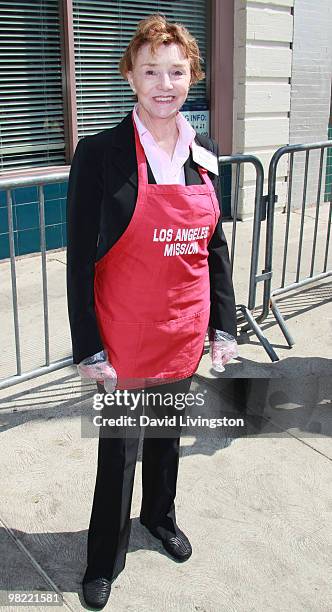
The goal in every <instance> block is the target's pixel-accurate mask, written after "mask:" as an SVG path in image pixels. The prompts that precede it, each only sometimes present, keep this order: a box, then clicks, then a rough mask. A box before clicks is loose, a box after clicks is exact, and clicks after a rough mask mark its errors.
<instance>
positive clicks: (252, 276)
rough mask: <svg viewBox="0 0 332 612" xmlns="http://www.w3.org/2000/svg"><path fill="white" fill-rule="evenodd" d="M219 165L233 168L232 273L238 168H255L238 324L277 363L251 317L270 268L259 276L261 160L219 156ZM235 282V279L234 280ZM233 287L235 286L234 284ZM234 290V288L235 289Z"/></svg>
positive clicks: (262, 210) (264, 200)
mask: <svg viewBox="0 0 332 612" xmlns="http://www.w3.org/2000/svg"><path fill="white" fill-rule="evenodd" d="M219 164H220V165H223V164H224V165H226V164H232V165H236V170H235V184H234V199H233V202H234V207H233V229H232V238H231V248H230V260H231V268H232V274H233V269H234V257H235V246H236V222H237V215H238V204H239V185H240V169H241V166H243V165H244V164H252V165H253V166H254V169H255V173H256V177H255V196H254V214H253V227H252V243H251V256H250V270H249V291H248V302H247V304H240V303H237V305H236V308H237V314H238V316H237V321H238V324H239V325H241V324H242V323H245V322H246V323H247V325H245V326H244V327H242V328H241V331H247V330H248V329H251V330H252V331H253V332H254V333H255V334H256V336H257V338H258V340H259V342H260V343H261V344H262V346H263V347H264V349H265V350H266V352H267V353H268V355H269V357H270V359H271V360H272V361H277V360H278V356H277V354H276V352H275V350H274V348H273V347H272V345H271V344H270V342H269V341H268V339H267V338H266V336H265V335H264V333H263V331H262V329H261V327H260V325H259V322H260V320H259V315H257V317H256V316H255V314H254V310H255V307H256V292H257V286H258V285H259V283H262V282H263V283H264V287H266V284H267V281H268V280H270V279H271V277H272V268H270V269H268V270H267V269H265V270H263V272H262V273H258V257H259V247H260V236H261V224H262V221H263V220H265V218H266V205H267V196H264V195H263V189H264V169H263V165H262V163H261V161H260V160H259V159H258V157H256V156H255V155H240V154H239V155H229V156H227V155H222V156H220V157H219ZM267 240H268V237H267V236H266V241H265V250H266V249H267V248H268V245H267ZM235 280H236V279H235ZM235 285H236V283H235ZM235 289H236V286H235Z"/></svg>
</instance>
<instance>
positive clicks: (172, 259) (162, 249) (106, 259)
mask: <svg viewBox="0 0 332 612" xmlns="http://www.w3.org/2000/svg"><path fill="white" fill-rule="evenodd" d="M133 123H134V131H135V145H136V156H137V164H138V196H137V201H136V206H135V209H134V213H133V216H132V218H131V221H130V223H129V225H128V226H127V228H126V229H125V231H124V233H123V234H122V235H121V236H120V238H119V239H118V240H117V242H116V243H115V244H114V245H113V246H112V248H111V249H109V251H108V252H107V253H106V254H105V255H104V256H103V257H102V258H101V259H99V260H98V261H97V262H96V263H95V282H94V299H95V310H96V316H97V321H98V327H99V330H100V334H101V338H102V341H103V345H104V348H105V349H106V350H107V352H108V358H109V361H110V363H111V364H112V365H113V367H114V368H115V370H116V372H117V375H118V383H117V387H116V388H117V389H134V388H144V387H150V386H153V385H155V384H162V383H163V382H169V379H171V380H175V379H181V378H187V377H188V376H191V375H192V374H193V373H194V372H195V371H196V370H197V368H198V365H199V362H200V359H201V357H202V354H203V352H204V340H205V335H206V331H207V327H208V324H209V317H210V279H209V266H208V249H207V246H208V243H209V240H210V238H211V236H212V234H213V232H214V230H215V227H216V224H217V222H218V219H219V215H220V208H219V202H218V199H217V197H216V194H215V190H214V187H213V184H212V182H211V180H210V178H209V176H208V174H207V170H205V169H204V168H201V167H198V170H199V173H200V176H201V177H202V180H203V181H204V182H203V184H201V185H187V186H185V185H157V184H149V183H148V175H147V166H146V158H145V153H144V149H143V147H142V145H141V142H140V139H139V135H138V132H137V128H136V125H135V122H134V119H133Z"/></svg>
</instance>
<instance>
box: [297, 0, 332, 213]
mask: <svg viewBox="0 0 332 612" xmlns="http://www.w3.org/2000/svg"><path fill="white" fill-rule="evenodd" d="M331 72H332V3H331V0H319V2H313V1H312V0H295V5H294V43H293V62H292V86H291V107H290V136H289V141H290V143H291V144H296V143H309V142H318V141H322V140H327V139H328V124H329V115H330V104H331ZM300 157H301V158H297V161H296V162H295V164H294V180H293V197H292V207H293V208H298V207H300V206H301V203H302V189H303V165H304V154H303V155H302V154H301V156H300ZM309 168H310V174H309V176H308V191H307V205H310V204H315V202H316V198H317V177H318V169H319V152H318V151H317V152H316V151H313V152H312V153H311V154H310V167H309ZM325 170H326V166H325V164H324V173H325ZM324 183H325V178H324V175H323V186H324ZM323 195H324V189H322V196H323Z"/></svg>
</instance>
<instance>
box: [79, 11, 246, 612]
mask: <svg viewBox="0 0 332 612" xmlns="http://www.w3.org/2000/svg"><path fill="white" fill-rule="evenodd" d="M120 71H121V73H122V75H123V76H124V78H126V79H127V80H128V82H129V84H130V86H131V87H132V89H133V91H134V93H135V94H136V96H137V103H136V104H135V106H134V109H133V111H131V112H130V113H128V115H127V116H126V117H125V118H124V119H123V121H121V123H120V124H119V125H117V126H116V127H115V128H112V129H107V130H103V131H102V132H99V133H97V134H94V135H93V136H88V137H85V138H83V139H81V140H80V141H79V143H78V145H77V147H76V151H75V154H74V158H73V161H72V166H71V171H70V177H69V186H68V209H67V223H68V251H67V271H68V276H67V288H68V309H69V319H70V326H71V334H72V344H73V360H74V363H76V364H77V365H78V370H79V373H80V374H81V375H82V376H85V377H89V378H94V379H95V380H96V381H99V382H97V385H98V389H99V390H101V391H103V390H104V387H103V386H102V385H101V384H100V381H107V385H108V386H107V388H108V389H109V385H112V389H115V388H116V389H119V390H125V389H135V390H138V389H145V388H148V387H153V389H154V390H158V392H159V391H161V393H162V394H163V393H166V392H167V391H171V392H172V393H173V394H174V393H175V392H179V391H182V392H184V393H185V392H187V391H188V390H189V387H190V383H191V379H192V376H193V374H194V372H195V371H196V369H197V367H198V365H199V361H200V358H201V356H202V354H203V351H204V339H205V335H206V331H207V329H209V338H210V346H211V350H212V351H213V352H214V353H213V356H214V364H215V365H216V367H218V366H220V368H222V367H223V365H224V364H225V363H226V362H227V361H228V360H229V359H230V358H231V357H233V356H236V355H237V345H236V340H235V336H236V311H235V300H234V291H233V286H232V280H231V272H230V264H229V256H228V248H227V243H226V240H225V236H224V233H223V230H222V226H221V215H220V187H219V177H218V164H217V155H218V146H217V144H216V143H215V142H214V141H213V140H211V139H209V138H206V137H202V136H198V135H196V133H195V131H194V130H193V128H192V127H191V126H190V124H189V123H188V122H187V121H186V119H185V118H184V117H183V116H182V115H181V114H180V112H179V109H180V108H181V107H182V105H183V103H184V102H185V100H186V98H187V95H188V91H189V88H190V85H192V84H193V83H195V82H197V81H198V80H200V79H202V78H203V77H204V73H203V72H202V70H201V68H200V58H199V49H198V46H197V43H196V41H195V39H194V38H193V37H192V36H191V35H190V34H189V32H188V30H186V29H185V28H184V27H183V26H181V25H179V24H171V23H168V22H167V21H166V19H165V18H164V17H163V16H161V15H151V16H150V17H149V18H147V19H145V20H143V21H141V22H140V23H139V24H138V27H137V31H136V33H135V35H134V36H133V38H132V40H131V42H130V44H129V45H128V47H127V49H126V51H125V53H124V56H123V58H122V60H121V62H120ZM218 200H219V201H218ZM105 385H106V382H105ZM161 403H162V402H161ZM171 412H172V411H171V410H168V413H171ZM179 439H180V430H179V428H175V430H174V431H173V432H171V433H170V434H168V435H167V436H166V435H165V436H164V437H163V438H159V439H154V438H152V437H147V436H145V437H144V447H143V459H142V480H143V497H142V508H141V513H140V520H141V523H142V524H143V525H145V526H146V527H147V528H148V529H149V531H150V533H151V534H152V535H153V536H154V537H156V538H158V539H159V540H160V541H161V542H162V544H163V546H164V548H165V549H166V550H167V551H168V552H169V554H170V555H171V556H172V557H174V558H176V559H178V560H182V561H185V560H186V559H188V558H189V556H190V555H191V552H192V549H191V545H190V542H189V540H188V538H187V537H186V536H185V534H184V533H183V531H181V530H180V529H179V527H178V525H177V524H176V517H175V507H174V499H175V495H176V479H177V469H178V461H179ZM137 447H138V438H137V437H136V438H130V437H128V436H127V434H126V432H125V433H124V434H123V437H115V436H107V435H104V434H101V435H100V436H99V446H98V471H97V478H96V486H95V493H94V500H93V508H92V513H91V519H90V526H89V534H88V565H87V569H86V572H85V575H84V578H83V593H84V597H85V600H86V602H87V603H88V604H89V605H91V606H94V607H98V608H99V609H100V608H102V607H103V606H104V605H105V604H106V602H107V600H108V597H109V594H110V590H111V582H112V581H113V580H114V579H115V577H116V576H117V575H118V574H119V572H120V571H121V570H122V569H123V568H124V565H125V559H126V552H127V547H128V542H129V535H130V505H131V497H132V490H133V481H134V473H135V464H136V455H137Z"/></svg>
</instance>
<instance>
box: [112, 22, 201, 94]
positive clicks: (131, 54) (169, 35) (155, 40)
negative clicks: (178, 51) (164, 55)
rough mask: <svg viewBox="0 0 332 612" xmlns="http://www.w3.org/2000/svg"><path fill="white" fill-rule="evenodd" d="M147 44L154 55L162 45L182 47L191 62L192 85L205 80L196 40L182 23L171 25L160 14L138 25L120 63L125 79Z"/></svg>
mask: <svg viewBox="0 0 332 612" xmlns="http://www.w3.org/2000/svg"><path fill="white" fill-rule="evenodd" d="M145 43H150V45H151V52H152V54H153V53H155V51H156V49H157V47H159V45H161V44H164V45H169V44H171V43H176V44H178V45H180V46H181V48H182V50H183V53H184V55H185V57H186V58H187V59H189V61H190V70H191V85H193V84H194V83H197V81H201V80H202V79H204V77H205V74H204V72H203V70H202V69H201V64H200V62H201V57H200V53H199V48H198V44H197V42H196V39H195V38H194V37H193V36H192V35H191V34H190V32H189V31H188V30H187V28H185V26H183V25H182V24H180V23H170V22H169V21H167V20H166V17H165V16H164V15H162V14H160V13H154V14H153V15H150V16H149V17H147V18H146V19H143V20H142V21H140V22H139V23H138V25H137V29H136V32H135V34H134V36H133V37H132V39H131V41H130V43H129V45H128V47H127V48H126V50H125V52H124V54H123V56H122V58H121V60H120V63H119V69H120V72H121V74H122V76H123V77H124V78H125V79H126V78H127V72H128V71H130V70H132V69H133V64H134V62H135V58H136V55H137V52H138V51H139V49H140V47H142V46H143V45H144V44H145Z"/></svg>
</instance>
